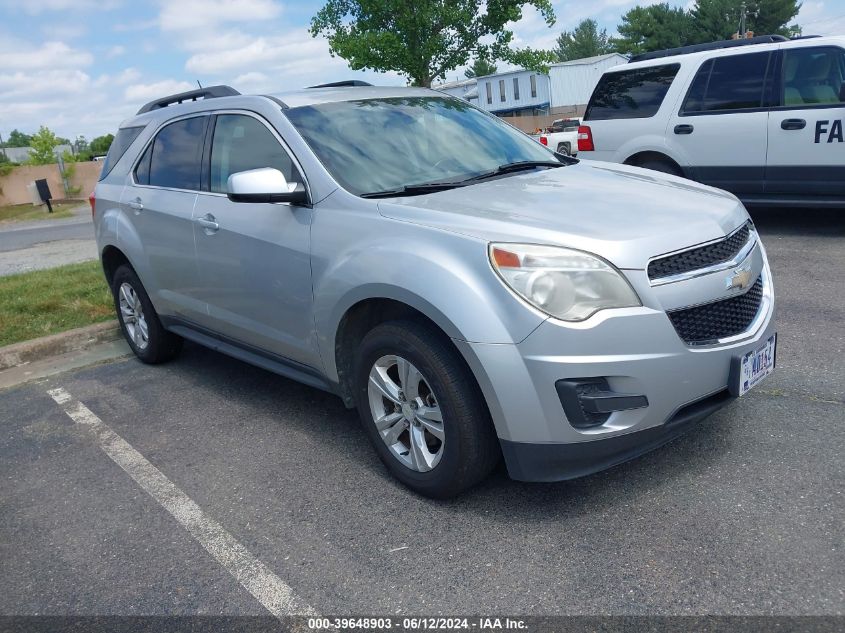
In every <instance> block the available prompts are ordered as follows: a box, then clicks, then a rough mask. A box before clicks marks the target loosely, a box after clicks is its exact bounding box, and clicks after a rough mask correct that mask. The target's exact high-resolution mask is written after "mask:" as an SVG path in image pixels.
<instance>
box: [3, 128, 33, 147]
mask: <svg viewBox="0 0 845 633" xmlns="http://www.w3.org/2000/svg"><path fill="white" fill-rule="evenodd" d="M31 142H32V136H31V135H29V134H24V133H23V132H20V131H18V130H12V131H11V132H10V133H9V138H7V139H6V142H5V143H3V145H5V146H6V147H29V144H30V143H31Z"/></svg>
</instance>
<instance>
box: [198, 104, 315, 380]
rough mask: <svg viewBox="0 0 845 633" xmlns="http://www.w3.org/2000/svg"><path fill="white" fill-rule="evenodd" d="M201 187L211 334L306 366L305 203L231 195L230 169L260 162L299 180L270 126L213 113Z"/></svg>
mask: <svg viewBox="0 0 845 633" xmlns="http://www.w3.org/2000/svg"><path fill="white" fill-rule="evenodd" d="M213 118H214V120H213V121H212V125H214V129H213V133H212V136H211V151H210V161H209V167H208V172H209V173H208V189H209V191H208V192H200V193H199V194H198V197H197V202H196V205H195V208H194V214H193V216H194V235H195V239H196V251H197V264H198V266H199V271H200V284H201V288H200V294H201V296H202V297H203V299H204V300H205V302H206V303H207V304H208V318H207V320H206V323H205V324H206V325H207V326H208V328H209V329H211V330H213V331H214V332H216V333H218V334H222V335H224V336H225V337H227V338H229V339H231V340H234V341H236V342H238V343H241V344H246V345H248V346H251V347H254V348H258V349H259V350H261V351H264V352H270V353H272V354H275V355H278V356H282V357H284V358H287V359H289V360H293V361H296V362H299V363H302V364H305V365H309V366H311V367H318V366H319V360H318V359H319V356H318V352H317V348H316V342H315V340H314V338H313V334H312V332H313V324H314V321H313V317H312V312H311V310H312V294H311V263H310V233H311V209H309V208H306V207H298V206H294V205H291V204H287V203H278V204H264V203H243V202H232V201H231V200H229V199H228V198H227V197H226V187H227V181H228V178H229V176H230V175H231V174H233V173H237V172H240V171H246V170H249V169H257V168H260V167H273V168H276V169H278V170H279V171H281V172H282V173H283V174H284V175H285V177H286V178H287V179H288V182H294V181H296V182H302V179H301V176H300V175H299V173H298V171H297V169H296V167H295V166H294V164H293V162H292V160H291V157H290V155H289V153H288V151H287V150H286V148H285V147H284V146H283V145H282V143H281V141H280V139H279V138H278V135H277V133H276V132H275V131H274V130H273V129H272V128H271V127H270V125H269V124H268V123H267V122H265V121H264V120H263V119H260V118H258V117H257V116H256V115H253V114H247V113H225V114H217V115H216V116H215V117H213Z"/></svg>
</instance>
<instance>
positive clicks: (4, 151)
mask: <svg viewBox="0 0 845 633" xmlns="http://www.w3.org/2000/svg"><path fill="white" fill-rule="evenodd" d="M0 148H2V149H3V156H5V157H6V158H9V155H8V154H7V153H6V146H5V145H3V135H2V134H0Z"/></svg>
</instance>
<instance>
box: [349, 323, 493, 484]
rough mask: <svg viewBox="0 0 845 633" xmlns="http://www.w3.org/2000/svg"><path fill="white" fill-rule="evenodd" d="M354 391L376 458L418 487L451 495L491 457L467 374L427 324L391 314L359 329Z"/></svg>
mask: <svg viewBox="0 0 845 633" xmlns="http://www.w3.org/2000/svg"><path fill="white" fill-rule="evenodd" d="M355 392H356V403H357V405H358V413H359V415H360V416H361V420H362V422H363V424H364V428H365V430H366V432H367V435H368V436H369V438H370V441H371V442H372V444H373V446H374V447H375V449H376V452H377V453H378V455H379V457H380V458H381V460H382V462H384V464H385V465H386V466H387V468H388V469H389V470H390V472H391V473H392V474H393V475H394V476H395V477H396V478H397V479H399V480H400V481H402V482H403V483H404V484H405V485H407V486H409V487H410V488H413V489H414V490H416V491H417V492H419V493H420V494H423V495H426V496H429V497H436V498H446V497H451V496H454V495H456V494H458V493H460V492H462V491H464V490H466V489H467V488H469V487H471V486H473V485H474V484H476V483H478V482H479V481H481V480H482V479H483V478H484V477H486V476H487V475H488V474H489V473H490V471H491V470H492V469H493V467H494V466H495V465H496V462H497V461H498V458H499V446H498V440H497V439H496V435H495V433H494V432H493V428H492V424H491V421H490V416H489V414H488V412H487V406H486V403H485V402H484V398H483V396H482V395H481V392H480V390H479V388H478V385H477V384H476V383H475V378H474V377H473V376H472V374H471V372H470V371H469V369H468V368H467V367H466V365H465V364H464V362H463V359H461V358H460V356H459V355H458V353H457V351H456V350H455V349H454V347H453V346H452V345H451V343H450V341H449V340H448V338H446V337H445V336H444V335H443V334H442V333H441V332H439V331H438V330H437V329H435V328H434V327H432V326H430V325H429V324H427V323H424V322H417V321H392V322H389V323H384V324H382V325H379V326H377V327H376V328H375V329H373V330H372V331H371V332H370V333H369V334H367V336H365V337H364V340H363V341H362V342H361V345H360V347H359V350H358V355H357V358H356V369H355Z"/></svg>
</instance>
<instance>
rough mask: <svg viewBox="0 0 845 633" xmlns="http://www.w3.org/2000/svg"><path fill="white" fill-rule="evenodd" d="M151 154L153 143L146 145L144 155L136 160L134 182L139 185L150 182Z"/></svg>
mask: <svg viewBox="0 0 845 633" xmlns="http://www.w3.org/2000/svg"><path fill="white" fill-rule="evenodd" d="M152 155H153V144H152V143H150V144H149V145H147V149H146V151H144V155H143V156H141V160H139V161H138V166H137V167H136V168H135V182H136V183H138V184H139V185H148V184H150V158H151V157H152Z"/></svg>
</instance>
